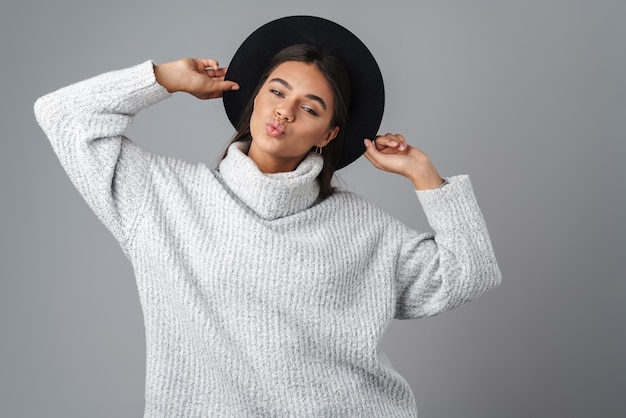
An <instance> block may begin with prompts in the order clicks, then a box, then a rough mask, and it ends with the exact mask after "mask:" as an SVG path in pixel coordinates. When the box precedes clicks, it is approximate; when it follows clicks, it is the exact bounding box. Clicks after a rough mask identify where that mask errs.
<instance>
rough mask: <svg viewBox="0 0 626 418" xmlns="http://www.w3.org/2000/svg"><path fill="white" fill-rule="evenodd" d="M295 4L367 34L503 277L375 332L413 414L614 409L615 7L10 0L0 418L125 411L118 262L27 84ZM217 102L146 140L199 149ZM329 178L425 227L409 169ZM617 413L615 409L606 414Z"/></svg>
mask: <svg viewBox="0 0 626 418" xmlns="http://www.w3.org/2000/svg"><path fill="white" fill-rule="evenodd" d="M290 14H315V15H320V16H324V17H327V18H330V19H332V20H335V21H337V22H339V23H341V24H343V25H344V26H346V27H348V28H349V29H351V30H352V31H353V32H354V33H356V34H357V35H358V36H360V37H361V39H362V40H363V41H364V42H365V43H366V44H367V45H368V46H369V47H370V49H371V50H372V52H373V54H374V55H375V56H376V57H377V59H378V61H379V63H380V66H381V69H382V71H383V74H384V76H385V81H386V88H387V95H388V99H387V102H386V113H385V118H384V121H383V126H382V127H381V132H387V131H392V132H402V133H404V134H405V135H406V136H407V137H408V138H409V141H410V142H411V143H412V144H413V145H415V146H418V147H421V148H422V149H424V150H425V151H426V152H427V153H428V154H429V155H430V156H431V157H432V159H433V160H434V162H435V163H436V165H437V167H438V168H439V170H440V172H441V173H442V174H443V175H452V174H458V173H468V174H470V175H471V178H472V180H473V183H474V187H475V190H476V193H477V195H478V198H479V202H480V204H481V207H482V209H483V211H484V214H485V217H486V219H487V223H488V225H489V228H490V232H491V236H492V239H493V243H494V245H495V248H496V254H497V257H498V260H499V263H500V266H501V269H502V272H503V275H504V280H503V284H502V286H501V287H499V288H498V289H496V290H494V291H492V292H490V293H489V294H487V295H485V296H484V297H482V298H481V299H479V300H477V301H476V302H473V303H471V304H469V305H466V306H464V307H462V308H460V309H457V310H455V311H453V312H449V313H446V314H444V315H442V316H440V317H436V318H432V319H426V320H420V321H404V322H399V321H396V322H394V323H393V324H392V325H391V327H390V329H389V331H388V333H387V334H386V335H385V338H384V341H383V346H384V349H385V350H386V352H387V353H388V355H389V357H390V358H391V360H392V361H393V363H394V365H395V366H396V368H397V369H398V370H399V371H401V372H402V373H403V375H404V376H405V377H406V378H407V380H408V381H409V383H410V384H411V386H412V388H413V391H414V393H415V396H416V398H417V401H418V407H419V411H420V416H421V417H425V418H435V417H441V418H449V417H476V418H485V417H487V418H491V417H508V418H515V417H613V416H618V415H621V414H623V411H624V410H626V403H625V401H624V398H625V396H624V394H625V393H626V360H625V359H624V355H625V354H626V335H625V328H624V318H626V303H625V302H626V284H625V281H624V272H623V265H624V262H623V260H624V257H625V256H626V251H625V249H626V248H625V242H626V241H625V239H624V237H625V233H626V231H625V222H624V220H623V215H624V213H626V204H625V200H626V196H625V187H624V179H625V178H626V176H625V174H626V173H625V169H624V164H623V159H624V157H626V141H625V139H626V138H625V136H626V135H625V134H626V81H625V80H626V78H625V75H626V2H624V1H574V0H572V1H564V0H560V1H559V0H553V1H548V0H547V1H536V0H527V1H495V0H494V1H472V2H470V1H461V0H458V1H447V0H432V1H410V2H409V1H391V0H388V1H384V2H373V1H372V2H361V1H347V2H339V1H336V0H334V1H326V0H318V1H315V2H310V3H308V5H307V6H303V5H300V4H296V2H294V1H260V2H253V1H248V2H242V1H229V2H224V3H221V2H210V1H206V0H204V1H177V2H165V1H162V2H154V1H150V2H149V1H134V2H133V1H129V0H123V1H122V0H109V1H98V2H94V1H84V0H83V1H79V0H57V1H44V0H36V1H28V0H22V1H17V0H14V1H11V2H8V3H7V2H6V1H5V2H4V3H3V4H2V6H1V13H0V43H1V44H0V45H1V50H0V54H1V55H0V56H1V57H2V67H1V72H2V77H1V79H0V95H1V98H0V103H1V106H2V108H1V112H0V118H1V120H0V129H1V130H2V148H1V149H2V151H1V154H0V159H1V161H0V171H1V178H0V186H1V188H2V189H1V196H2V205H1V208H2V209H1V210H2V216H1V217H0V222H1V228H2V229H1V248H0V262H1V264H0V265H1V281H0V286H1V288H0V338H1V340H0V342H1V345H0V415H2V416H6V417H38V416H41V417H132V416H140V415H141V413H142V410H143V409H142V408H143V378H144V335H143V322H142V317H141V311H140V306H139V299H138V296H137V291H136V287H135V284H134V280H133V275H132V271H131V267H130V264H129V263H128V262H127V260H126V259H125V258H124V256H123V254H122V252H121V251H120V250H119V248H118V246H117V244H116V242H115V241H114V240H113V238H112V237H111V236H110V234H109V233H108V232H107V231H106V230H105V229H104V228H103V227H102V226H101V225H100V224H99V222H98V221H97V220H96V218H95V216H94V215H93V214H92V213H91V212H90V211H89V209H88V208H87V206H86V205H85V204H84V203H83V201H82V200H81V198H80V197H79V196H78V194H77V193H76V191H75V190H74V189H73V188H72V186H71V185H70V182H69V181H68V180H67V178H66V177H65V175H64V173H63V170H62V168H61V167H60V166H59V164H58V162H57V161H56V158H55V156H54V154H53V152H52V150H51V148H50V146H49V145H48V144H47V141H46V139H45V138H44V135H43V134H42V132H41V131H40V130H39V128H38V127H37V126H36V123H35V120H34V117H33V115H32V103H33V102H34V101H35V99H36V98H37V97H38V96H40V95H43V94H44V93H46V92H48V91H51V90H54V89H56V88H59V87H62V86H64V85H67V84H69V83H72V82H75V81H79V80H81V79H84V78H87V77H89V76H92V75H96V74H98V73H100V72H104V71H108V70H113V69H118V68H123V67H127V66H130V65H133V64H136V63H139V62H141V61H144V60H146V59H154V60H155V61H157V62H164V61H168V60H173V59H177V58H179V57H183V56H208V57H214V58H217V59H219V60H221V62H222V63H223V64H227V63H228V62H229V60H230V59H231V57H232V54H233V53H234V51H235V49H236V48H237V47H238V45H239V44H240V42H241V41H242V40H243V39H244V38H245V37H246V36H247V35H248V34H249V33H250V32H251V31H252V30H253V29H255V28H256V27H258V26H260V25H261V24H263V23H265V22H267V21H269V20H272V19H274V18H277V17H282V16H285V15H290ZM231 134H232V128H231V127H230V126H229V124H228V123H227V120H226V117H225V114H224V111H223V109H222V106H221V102H219V101H213V102H199V101H197V100H195V99H193V98H192V97H191V96H185V95H180V96H175V97H173V98H172V99H170V100H168V101H166V102H163V103H160V104H158V105H157V106H154V107H152V108H150V109H148V110H145V111H144V112H142V113H141V114H140V115H139V116H138V117H137V119H136V120H135V123H134V124H133V126H132V127H131V129H130V132H129V135H130V136H131V138H133V139H134V140H135V141H136V142H138V143H139V144H141V145H142V146H143V147H144V148H147V149H150V150H153V151H156V152H160V153H164V154H169V155H174V156H179V157H181V158H185V159H189V160H202V161H206V162H208V163H213V162H214V161H216V159H217V156H218V154H220V152H221V151H222V150H223V149H224V146H225V144H226V142H227V140H228V138H230V136H231ZM340 177H341V179H342V183H343V185H344V186H345V187H347V188H350V189H352V190H354V191H357V192H359V193H362V194H364V195H365V196H367V197H368V198H369V199H370V200H371V201H373V202H374V203H376V204H377V205H379V206H380V207H382V208H383V209H385V210H386V211H388V212H389V213H391V214H392V215H394V216H395V217H397V218H399V219H400V220H402V221H403V222H405V223H406V224H408V225H409V226H411V227H415V228H420V229H424V228H428V226H427V224H426V223H425V220H424V217H423V213H422V212H421V209H419V207H418V204H417V201H416V198H415V196H414V195H413V193H412V189H411V185H410V183H409V182H408V181H407V180H405V179H402V178H400V177H397V176H393V175H389V174H385V173H382V172H379V171H377V170H375V169H374V168H373V167H371V166H370V165H369V163H368V162H367V161H366V160H364V159H360V160H359V162H357V163H355V164H354V165H352V166H350V167H348V168H346V169H344V170H342V171H341V172H340ZM618 411H621V412H618Z"/></svg>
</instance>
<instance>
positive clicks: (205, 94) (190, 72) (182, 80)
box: [154, 58, 239, 99]
mask: <svg viewBox="0 0 626 418" xmlns="http://www.w3.org/2000/svg"><path fill="white" fill-rule="evenodd" d="M154 74H155V76H156V80H157V82H158V83H159V84H160V85H162V86H163V87H165V88H166V89H167V91H169V92H170V93H174V92H176V91H184V92H186V93H189V94H192V95H194V96H196V97H197V98H198V99H215V98H217V97H222V92H225V91H228V90H238V89H239V84H237V83H235V82H234V81H225V80H224V76H225V75H226V68H220V66H219V63H218V62H217V61H216V60H214V59H210V58H183V59H181V60H178V61H172V62H166V63H165V64H159V65H156V66H155V67H154Z"/></svg>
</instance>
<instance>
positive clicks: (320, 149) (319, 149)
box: [315, 147, 322, 155]
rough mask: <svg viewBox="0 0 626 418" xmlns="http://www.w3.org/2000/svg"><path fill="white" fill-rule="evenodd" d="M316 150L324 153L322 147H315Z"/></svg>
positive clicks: (320, 153)
mask: <svg viewBox="0 0 626 418" xmlns="http://www.w3.org/2000/svg"><path fill="white" fill-rule="evenodd" d="M315 152H317V153H318V154H319V155H322V147H315Z"/></svg>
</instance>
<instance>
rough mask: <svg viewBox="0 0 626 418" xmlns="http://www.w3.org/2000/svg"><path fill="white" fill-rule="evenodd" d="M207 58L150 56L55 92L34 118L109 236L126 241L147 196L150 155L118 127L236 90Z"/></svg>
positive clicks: (38, 104)
mask: <svg viewBox="0 0 626 418" xmlns="http://www.w3.org/2000/svg"><path fill="white" fill-rule="evenodd" d="M206 67H213V68H210V69H206ZM224 73H225V69H223V68H219V65H218V63H217V61H215V60H211V59H190V58H187V59H183V60H179V61H174V62H172V63H166V64H162V65H159V66H156V68H155V66H154V64H153V63H152V62H151V61H147V62H145V63H143V64H140V65H137V66H134V67H131V68H128V69H125V70H119V71H113V72H109V73H105V74H102V75H99V76H97V77H94V78H91V79H88V80H85V81H82V82H79V83H76V84H73V85H71V86H68V87H65V88H62V89H60V90H57V91H56V92H53V93H50V94H48V95H46V96H44V97H41V98H40V99H39V100H37V102H36V103H35V115H36V118H37V121H38V122H39V124H40V125H41V127H42V129H43V130H44V132H45V134H46V135H47V137H48V138H49V140H50V143H51V144H52V147H53V149H54V151H55V153H56V154H57V156H58V158H59V161H60V162H61V164H62V165H63V167H64V169H65V171H66V172H67V175H68V177H69V178H70V179H71V181H72V182H73V183H74V185H75V187H76V188H77V189H78V191H79V192H80V194H81V195H82V196H83V198H84V199H85V200H86V201H87V203H88V204H89V206H90V207H91V208H92V209H93V211H94V212H95V213H96V215H98V217H99V218H100V220H101V221H102V222H103V223H104V224H105V226H106V227H107V228H108V229H109V230H110V231H111V232H112V233H113V235H114V236H115V238H116V239H117V240H118V241H119V242H120V243H122V244H123V243H124V242H125V241H126V240H127V239H128V237H129V234H130V233H131V231H132V228H133V225H134V223H135V220H136V219H137V216H138V214H139V213H140V210H141V206H142V204H143V202H144V201H145V196H146V192H147V189H148V184H149V178H150V164H151V161H152V158H153V157H152V155H151V154H150V153H147V152H145V151H143V150H141V149H140V148H139V147H137V146H136V145H135V144H133V143H132V142H131V141H129V140H128V139H127V138H126V137H124V132H125V130H126V128H127V127H128V125H129V124H130V123H131V121H132V119H133V117H134V116H135V115H136V114H137V112H139V111H140V110H141V109H143V108H145V107H147V106H150V105H152V104H154V103H157V102H158V101H160V100H162V99H164V98H166V97H168V96H169V95H170V93H171V92H174V91H186V92H189V93H191V94H193V95H194V96H196V97H200V98H212V97H220V96H221V94H222V91H224V90H229V89H236V88H237V87H238V86H237V84H236V83H233V82H226V81H224V80H223V77H224Z"/></svg>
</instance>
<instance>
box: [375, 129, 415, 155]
mask: <svg viewBox="0 0 626 418" xmlns="http://www.w3.org/2000/svg"><path fill="white" fill-rule="evenodd" d="M373 142H374V144H375V145H376V150H378V151H380V152H382V153H384V154H396V153H398V152H402V151H405V150H406V149H407V147H408V145H407V143H406V139H405V138H404V136H402V135H401V134H390V133H387V134H385V135H379V136H377V137H376V139H375V140H374V141H373Z"/></svg>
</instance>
